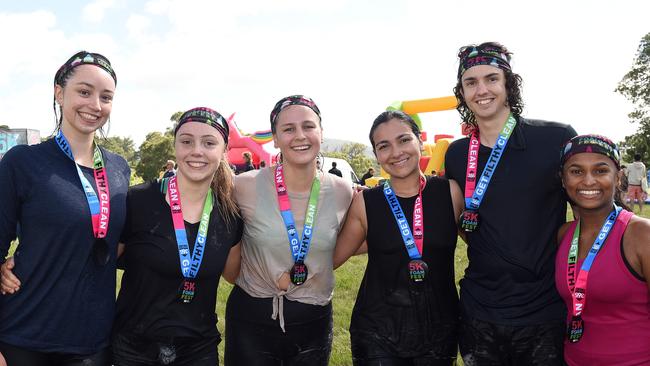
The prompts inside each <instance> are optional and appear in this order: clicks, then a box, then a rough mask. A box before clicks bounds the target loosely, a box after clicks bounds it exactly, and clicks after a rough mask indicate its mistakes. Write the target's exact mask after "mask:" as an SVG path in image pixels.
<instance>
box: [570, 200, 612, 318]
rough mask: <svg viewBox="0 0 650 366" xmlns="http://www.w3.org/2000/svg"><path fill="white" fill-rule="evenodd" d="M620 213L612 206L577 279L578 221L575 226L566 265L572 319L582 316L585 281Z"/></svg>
mask: <svg viewBox="0 0 650 366" xmlns="http://www.w3.org/2000/svg"><path fill="white" fill-rule="evenodd" d="M620 212H621V208H620V207H618V206H616V205H614V210H612V212H611V213H610V214H609V215H608V216H607V219H606V220H605V223H604V224H603V226H602V227H601V228H600V232H599V233H598V236H597V237H596V240H594V244H593V245H592V246H591V249H590V250H589V254H587V258H585V260H584V262H582V266H581V267H580V272H579V273H578V278H577V279H576V263H577V262H578V242H579V240H580V221H578V225H576V229H575V231H574V232H573V239H572V240H571V246H570V247H569V258H568V264H567V284H568V285H569V292H570V293H571V299H572V303H573V305H572V306H571V310H572V314H573V316H574V317H577V316H580V315H582V312H583V311H584V307H585V303H586V301H587V279H588V277H589V270H590V269H591V265H592V264H593V262H594V259H595V258H596V255H597V254H598V252H599V251H600V249H601V248H602V246H603V244H604V243H605V240H607V236H608V235H609V232H610V230H611V229H612V227H613V226H614V223H616V218H617V217H618V215H619V213H620Z"/></svg>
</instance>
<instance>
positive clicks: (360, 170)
mask: <svg viewBox="0 0 650 366" xmlns="http://www.w3.org/2000/svg"><path fill="white" fill-rule="evenodd" d="M323 155H325V156H327V157H330V158H338V159H343V160H345V161H347V162H348V163H350V166H351V167H352V170H354V172H355V173H356V174H357V176H359V177H360V176H362V175H363V174H364V173H365V172H366V171H368V168H370V167H374V166H375V163H374V161H373V160H372V159H370V158H369V157H368V156H367V155H366V145H364V144H359V143H356V142H350V143H347V144H345V145H343V146H342V147H341V148H340V149H338V150H336V151H323Z"/></svg>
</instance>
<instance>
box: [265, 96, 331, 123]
mask: <svg viewBox="0 0 650 366" xmlns="http://www.w3.org/2000/svg"><path fill="white" fill-rule="evenodd" d="M291 105H304V106H305V107H309V108H310V109H311V110H312V111H314V113H316V115H317V116H318V118H319V119H320V118H321V117H320V110H319V109H318V106H317V105H316V103H315V102H314V101H313V100H312V99H311V98H309V97H306V96H304V95H291V96H288V97H286V98H282V99H280V101H278V102H277V103H275V107H273V110H272V111H271V129H272V130H273V131H275V121H276V119H277V118H278V115H279V114H280V112H282V110H283V109H285V108H287V107H288V106H291Z"/></svg>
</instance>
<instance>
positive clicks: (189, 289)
mask: <svg viewBox="0 0 650 366" xmlns="http://www.w3.org/2000/svg"><path fill="white" fill-rule="evenodd" d="M195 293H196V282H195V281H194V280H193V279H190V278H185V279H183V281H182V282H181V285H180V286H179V287H178V298H179V299H180V300H181V302H182V303H183V304H189V303H190V302H192V300H194V295H195Z"/></svg>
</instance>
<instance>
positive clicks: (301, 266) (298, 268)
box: [289, 262, 309, 286]
mask: <svg viewBox="0 0 650 366" xmlns="http://www.w3.org/2000/svg"><path fill="white" fill-rule="evenodd" d="M308 273H309V272H308V271H307V265H305V263H304V262H296V263H294V265H293V267H291V270H290V271H289V277H290V278H291V283H293V284H294V285H296V286H300V285H302V284H303V283H305V281H307V274H308Z"/></svg>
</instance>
